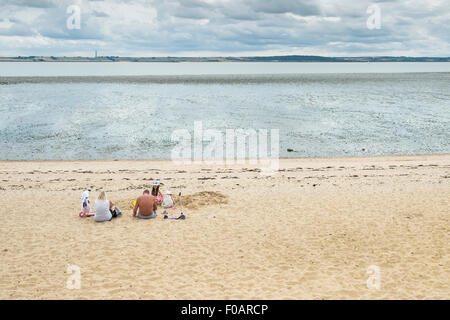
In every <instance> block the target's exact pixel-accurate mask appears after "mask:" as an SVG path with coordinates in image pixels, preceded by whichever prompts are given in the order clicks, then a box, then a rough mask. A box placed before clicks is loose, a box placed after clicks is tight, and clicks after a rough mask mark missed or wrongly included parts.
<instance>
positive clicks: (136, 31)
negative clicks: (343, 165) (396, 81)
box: [0, 0, 450, 57]
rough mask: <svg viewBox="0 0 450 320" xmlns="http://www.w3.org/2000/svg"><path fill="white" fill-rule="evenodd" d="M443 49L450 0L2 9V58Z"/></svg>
mask: <svg viewBox="0 0 450 320" xmlns="http://www.w3.org/2000/svg"><path fill="white" fill-rule="evenodd" d="M74 8H75V9H74ZM77 13H79V15H77ZM78 17H79V19H78ZM78 22H79V24H78ZM449 40H450V0H427V1H423V0H383V1H366V0H186V1H174V0H164V1H163V0H147V1H144V0H129V1H118V0H104V1H102V0H90V1H89V0H0V56H19V55H21V56H29V55H36V56H40V55H44V56H93V55H94V52H95V50H98V55H100V56H269V55H292V54H296V55H322V56H385V55H389V56H433V57H435V56H445V57H448V56H450V44H449V43H450V41H449Z"/></svg>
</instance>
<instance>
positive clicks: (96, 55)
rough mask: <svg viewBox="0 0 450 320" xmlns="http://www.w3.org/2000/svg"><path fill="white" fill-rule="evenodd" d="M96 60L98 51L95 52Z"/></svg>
mask: <svg viewBox="0 0 450 320" xmlns="http://www.w3.org/2000/svg"><path fill="white" fill-rule="evenodd" d="M95 59H97V50H95Z"/></svg>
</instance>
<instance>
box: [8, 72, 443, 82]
mask: <svg viewBox="0 0 450 320" xmlns="http://www.w3.org/2000/svg"><path fill="white" fill-rule="evenodd" d="M414 74H415V73H414V72H410V73H317V74H312V73H303V74H302V73H300V74H295V73H292V74H217V75H215V74H214V75H147V76H26V77H16V76H13V77H11V76H9V77H1V76H0V85H14V84H20V83H135V84H139V83H144V84H145V83H156V84H158V83H160V84H170V83H175V84H176V83H192V84H211V83H217V84H249V83H256V84H257V83H315V82H323V81H327V82H329V83H333V82H335V83H339V84H342V83H352V82H358V83H361V82H376V81H386V80H387V79H389V80H394V81H404V80H409V79H412V77H413V75H414ZM420 75H421V79H422V80H424V79H427V78H431V79H434V78H435V77H436V75H435V73H433V72H423V73H420ZM439 77H440V78H442V79H448V80H449V81H450V72H440V73H439Z"/></svg>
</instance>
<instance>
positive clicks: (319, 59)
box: [0, 55, 450, 62]
mask: <svg viewBox="0 0 450 320" xmlns="http://www.w3.org/2000/svg"><path fill="white" fill-rule="evenodd" d="M0 62H450V57H394V56H379V57H323V56H299V55H290V56H267V57H261V56H259V57H258V56H255V57H119V56H101V57H96V58H94V57H92V58H90V57H56V56H18V57H0Z"/></svg>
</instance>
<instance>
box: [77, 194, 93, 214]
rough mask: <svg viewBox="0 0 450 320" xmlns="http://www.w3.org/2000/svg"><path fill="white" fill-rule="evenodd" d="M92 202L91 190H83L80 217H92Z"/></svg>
mask: <svg viewBox="0 0 450 320" xmlns="http://www.w3.org/2000/svg"><path fill="white" fill-rule="evenodd" d="M93 215H94V214H93V213H91V202H90V201H89V190H85V191H83V193H82V194H81V212H80V217H91V216H93Z"/></svg>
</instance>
